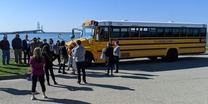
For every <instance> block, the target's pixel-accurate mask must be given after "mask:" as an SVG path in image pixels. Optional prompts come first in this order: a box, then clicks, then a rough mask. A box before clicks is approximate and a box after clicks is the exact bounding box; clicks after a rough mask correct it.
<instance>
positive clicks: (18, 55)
mask: <svg viewBox="0 0 208 104" xmlns="http://www.w3.org/2000/svg"><path fill="white" fill-rule="evenodd" d="M12 47H13V49H14V57H15V62H16V64H22V40H21V39H20V37H19V34H16V37H15V38H14V39H13V40H12Z"/></svg>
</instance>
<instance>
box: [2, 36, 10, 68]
mask: <svg viewBox="0 0 208 104" xmlns="http://www.w3.org/2000/svg"><path fill="white" fill-rule="evenodd" d="M0 49H1V50H2V64H3V65H5V59H6V63H7V64H9V61H10V44H9V41H8V40H7V36H6V35H4V37H3V40H1V41H0Z"/></svg>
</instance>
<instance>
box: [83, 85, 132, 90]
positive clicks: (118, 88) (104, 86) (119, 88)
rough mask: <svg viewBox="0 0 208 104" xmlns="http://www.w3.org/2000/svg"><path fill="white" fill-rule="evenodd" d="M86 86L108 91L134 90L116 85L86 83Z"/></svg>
mask: <svg viewBox="0 0 208 104" xmlns="http://www.w3.org/2000/svg"><path fill="white" fill-rule="evenodd" d="M87 86H96V87H102V88H110V89H114V90H129V91H135V89H131V88H129V87H123V86H117V85H107V84H96V83H88V84H87Z"/></svg>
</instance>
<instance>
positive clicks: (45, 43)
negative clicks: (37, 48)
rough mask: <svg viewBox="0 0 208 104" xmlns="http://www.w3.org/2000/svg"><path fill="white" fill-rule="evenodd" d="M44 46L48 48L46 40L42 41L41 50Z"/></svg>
mask: <svg viewBox="0 0 208 104" xmlns="http://www.w3.org/2000/svg"><path fill="white" fill-rule="evenodd" d="M44 45H47V46H48V47H49V44H48V43H47V39H43V43H42V45H41V48H43V46H44Z"/></svg>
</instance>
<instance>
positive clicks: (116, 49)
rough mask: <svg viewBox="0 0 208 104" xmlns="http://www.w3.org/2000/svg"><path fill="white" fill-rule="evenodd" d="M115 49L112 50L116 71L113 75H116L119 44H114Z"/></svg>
mask: <svg viewBox="0 0 208 104" xmlns="http://www.w3.org/2000/svg"><path fill="white" fill-rule="evenodd" d="M115 46H116V47H115V48H114V49H113V55H114V57H115V69H116V71H115V72H114V73H118V72H119V71H118V68H119V57H120V46H119V42H118V41H116V42H115Z"/></svg>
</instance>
